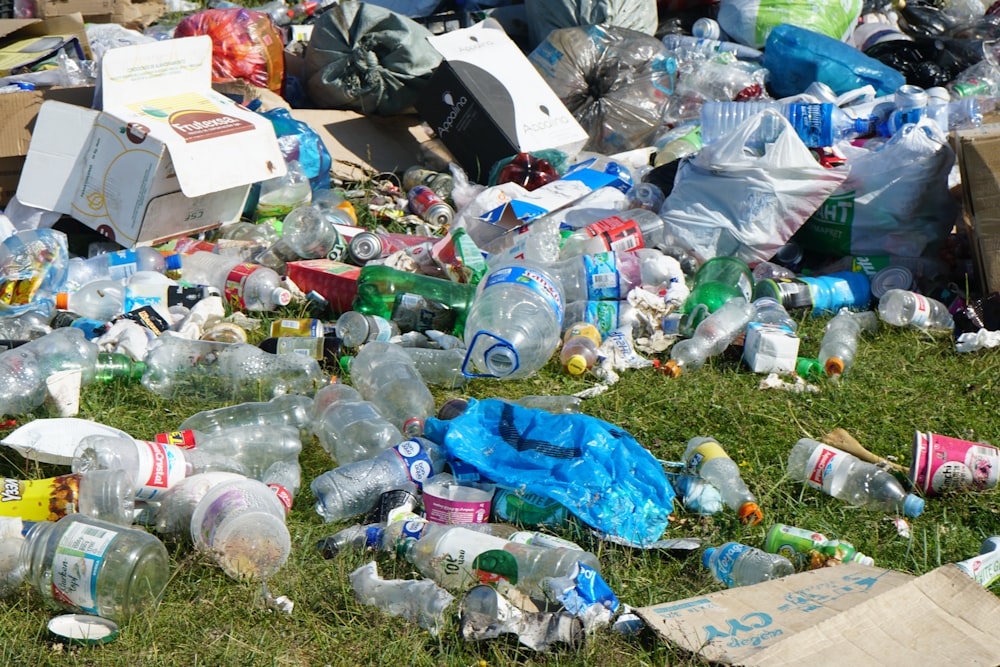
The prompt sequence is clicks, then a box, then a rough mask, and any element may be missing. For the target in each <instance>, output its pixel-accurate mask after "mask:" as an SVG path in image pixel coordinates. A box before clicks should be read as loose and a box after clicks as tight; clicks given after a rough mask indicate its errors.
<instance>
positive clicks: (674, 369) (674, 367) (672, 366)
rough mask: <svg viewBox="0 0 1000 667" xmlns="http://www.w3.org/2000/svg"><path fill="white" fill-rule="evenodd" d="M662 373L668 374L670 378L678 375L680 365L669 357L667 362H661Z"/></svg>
mask: <svg viewBox="0 0 1000 667" xmlns="http://www.w3.org/2000/svg"><path fill="white" fill-rule="evenodd" d="M662 370H663V373H664V374H665V375H669V376H670V377H672V378H675V377H678V376H679V375H680V374H681V370H682V369H681V365H680V364H679V363H677V362H676V361H674V360H673V359H671V360H670V361H668V362H667V363H665V364H663V369H662Z"/></svg>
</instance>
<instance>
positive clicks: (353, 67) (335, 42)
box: [305, 2, 441, 115]
mask: <svg viewBox="0 0 1000 667" xmlns="http://www.w3.org/2000/svg"><path fill="white" fill-rule="evenodd" d="M430 36H431V33H430V31H428V30H427V29H426V28H424V27H423V26H422V25H420V24H419V23H417V22H415V21H413V20H412V19H409V18H407V17H405V16H403V15H402V14H396V13H395V12H392V11H390V10H388V9H385V8H382V7H377V6H375V5H370V4H366V3H360V2H344V3H341V4H338V5H335V6H333V7H331V8H330V9H329V11H326V12H324V13H323V14H321V15H320V17H319V18H318V19H317V20H316V25H315V27H314V28H313V35H312V38H311V39H310V40H309V46H308V48H307V49H306V62H305V79H306V81H305V85H306V92H307V93H308V95H309V99H310V101H311V102H312V103H313V104H315V105H316V106H318V107H322V108H329V109H351V110H354V111H357V112H360V113H364V114H376V115H391V114H397V113H401V112H404V111H407V110H408V109H410V108H411V107H412V106H413V104H414V102H416V100H417V97H418V96H419V94H420V91H421V90H422V89H423V88H424V87H425V86H426V84H427V82H428V81H429V80H430V77H431V75H432V74H433V73H434V70H435V69H436V68H437V66H438V64H439V63H440V62H441V54H439V53H438V52H437V51H436V50H435V49H434V47H432V46H431V45H430V42H428V41H427V38H428V37H430Z"/></svg>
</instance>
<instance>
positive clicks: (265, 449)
mask: <svg viewBox="0 0 1000 667" xmlns="http://www.w3.org/2000/svg"><path fill="white" fill-rule="evenodd" d="M153 440H154V441H155V442H157V443H160V444H164V445H173V446H175V447H180V448H181V449H185V450H191V451H195V452H197V453H199V454H204V455H206V456H207V457H212V458H214V459H221V460H223V461H225V462H226V463H227V464H228V465H236V466H239V468H240V472H243V474H245V475H246V476H247V477H252V478H254V479H257V480H259V479H261V478H262V477H263V475H264V473H265V472H267V470H268V469H269V468H270V467H271V466H272V465H273V464H274V463H276V462H278V461H287V462H294V463H297V462H298V460H299V453H300V452H301V451H302V440H301V439H300V438H299V429H298V428H297V427H294V426H271V427H269V428H267V429H262V428H260V427H259V426H256V425H250V426H236V427H234V428H228V429H224V430H221V431H215V432H212V433H203V432H201V431H196V430H193V429H182V430H178V431H169V432H165V433H157V434H156V435H155V436H153ZM195 467H196V469H198V466H197V465H196V466H195ZM199 472H201V470H199Z"/></svg>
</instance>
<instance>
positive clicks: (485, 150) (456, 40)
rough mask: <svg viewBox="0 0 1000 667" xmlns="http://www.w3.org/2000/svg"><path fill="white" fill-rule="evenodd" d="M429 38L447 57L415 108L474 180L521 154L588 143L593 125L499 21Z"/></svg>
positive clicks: (577, 148) (481, 179)
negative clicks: (587, 125)
mask: <svg viewBox="0 0 1000 667" xmlns="http://www.w3.org/2000/svg"><path fill="white" fill-rule="evenodd" d="M429 41H430V43H431V45H432V46H433V47H434V48H435V49H437V51H438V52H439V53H440V54H441V56H442V58H443V60H442V62H441V64H440V65H439V66H438V68H437V69H436V70H435V71H434V75H433V76H432V77H431V79H430V81H429V82H428V83H427V86H426V87H425V88H424V90H423V91H422V92H421V94H420V98H419V99H418V100H417V103H416V105H415V106H416V109H417V112H418V113H419V114H420V115H421V117H422V118H423V119H424V120H426V121H427V122H428V124H430V126H431V128H432V129H433V130H434V131H435V132H436V133H437V135H438V137H440V139H441V141H443V142H444V144H445V145H446V146H448V148H449V149H450V150H451V152H452V153H454V154H455V157H456V158H457V160H458V162H459V164H461V165H462V168H463V169H465V171H466V173H468V174H469V178H470V179H472V180H474V181H476V182H479V183H485V182H486V180H487V176H488V175H489V171H490V168H491V167H492V166H493V164H495V163H496V162H498V161H499V160H502V159H503V158H506V157H510V156H512V155H514V154H516V153H519V152H529V153H530V152H532V151H539V150H543V149H546V148H552V149H558V150H561V151H563V152H565V153H566V154H568V155H571V156H573V155H576V154H577V153H578V152H579V151H580V149H581V148H583V146H584V144H585V143H586V142H587V139H588V136H587V133H586V131H585V130H584V129H583V128H582V127H581V126H580V123H578V122H577V120H576V118H574V117H573V114H571V113H570V112H569V110H568V109H567V108H566V105H564V104H563V103H562V101H561V100H560V99H559V97H558V96H557V95H556V94H555V92H554V91H553V90H552V88H551V87H550V86H549V85H548V84H547V83H545V80H544V79H542V77H541V75H540V74H539V73H538V71H537V70H536V69H535V67H534V65H532V64H531V62H530V61H529V60H528V58H527V57H526V56H525V55H524V53H523V52H522V51H521V49H520V48H519V47H518V46H517V44H515V43H514V42H513V41H512V40H511V39H510V38H509V37H508V36H507V34H506V33H505V32H504V30H503V28H502V27H501V26H500V24H499V23H498V22H496V21H495V20H492V19H487V20H486V21H483V22H481V23H478V24H476V25H474V26H472V27H471V28H465V29H461V30H452V31H450V32H446V33H444V34H442V35H437V36H434V37H430V38H429Z"/></svg>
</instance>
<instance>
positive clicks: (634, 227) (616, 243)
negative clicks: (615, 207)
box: [584, 215, 645, 252]
mask: <svg viewBox="0 0 1000 667" xmlns="http://www.w3.org/2000/svg"><path fill="white" fill-rule="evenodd" d="M584 229H585V230H586V232H587V234H589V235H590V236H591V237H592V238H593V237H599V238H600V239H601V240H602V241H604V247H606V248H607V249H608V250H613V251H615V252H628V251H630V250H637V249H639V248H643V247H645V245H644V244H643V240H642V231H641V230H640V229H639V223H637V222H636V221H635V220H622V219H621V218H620V217H618V216H617V215H613V216H611V217H608V218H604V219H603V220H598V221H597V222H595V223H592V224H590V225H587V226H586V227H584Z"/></svg>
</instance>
